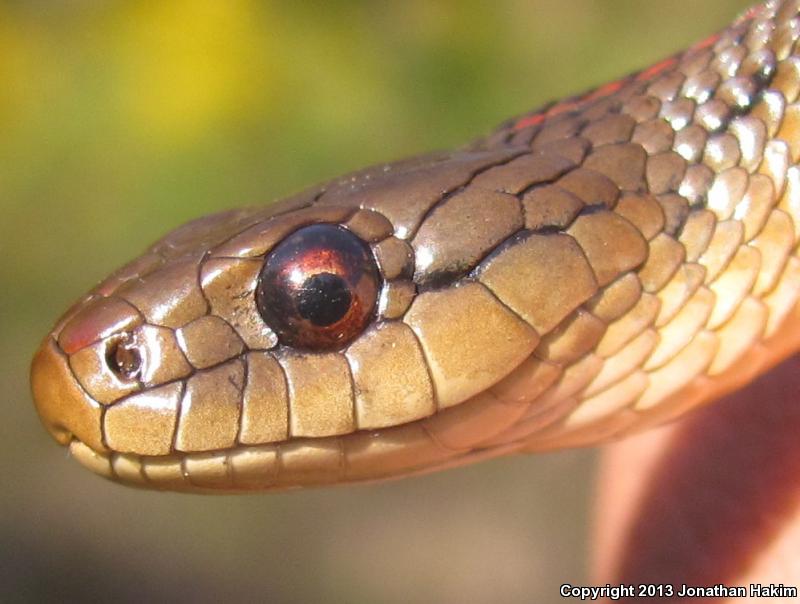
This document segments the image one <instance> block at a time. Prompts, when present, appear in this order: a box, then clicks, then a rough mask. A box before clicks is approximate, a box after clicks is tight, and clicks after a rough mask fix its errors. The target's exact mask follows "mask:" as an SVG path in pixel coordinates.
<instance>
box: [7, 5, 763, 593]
mask: <svg viewBox="0 0 800 604" xmlns="http://www.w3.org/2000/svg"><path fill="white" fill-rule="evenodd" d="M747 4H748V2H747V0H704V1H703V2H697V0H668V1H666V2H663V1H662V2H641V1H639V0H607V1H600V0H569V1H568V2H565V1H563V0H527V1H522V0H495V1H493V2H483V1H471V0H466V1H465V0H458V1H456V0H453V1H451V2H436V1H432V0H404V1H402V2H391V3H390V2H378V1H365V2H358V1H355V0H350V1H347V0H341V1H335V2H334V1H331V0H327V1H324V2H322V1H319V2H314V1H309V2H288V1H287V2H254V1H249V2H248V1H243V0H224V1H223V0H164V1H152V2H145V1H142V2H114V1H106V2H101V1H88V0H84V1H80V0H72V1H57V0H50V1H45V0H40V1H33V0H25V1H22V0H20V1H18V2H14V1H10V0H5V1H3V2H2V3H0V83H1V85H2V92H0V251H2V255H1V256H0V283H2V290H0V335H1V336H2V337H0V384H2V387H3V394H2V398H0V400H2V420H0V426H1V427H0V475H2V477H3V478H2V480H3V482H2V488H1V489H0V599H2V600H3V601H4V602H14V601H21V602H22V601H32V602H37V601H38V602H43V601H55V600H58V601H75V600H83V599H89V600H98V599H101V600H111V599H114V600H117V601H142V600H145V599H147V600H155V601H160V600H167V599H170V600H175V599H181V600H184V599H186V600H193V601H218V600H221V599H234V598H235V599H238V600H241V601H270V602H311V601H327V602H339V601H341V602H402V601H408V600H417V601H425V602H485V601H493V602H543V603H548V602H558V601H559V600H560V598H559V596H558V587H559V585H560V584H561V583H564V582H570V583H573V584H579V583H582V582H586V581H588V569H587V567H588V551H589V548H588V543H589V536H590V514H591V501H592V470H593V466H594V460H595V454H596V453H595V452H592V451H571V452H563V453H557V454H551V455H544V456H536V457H533V456H530V457H520V458H506V459H499V460H495V461H492V462H488V463H484V464H481V465H478V466H474V467H468V468H463V469H458V470H453V471H449V472H446V473H442V474H437V475H432V476H426V477H420V478H413V479H407V480H404V481H400V482H394V483H388V484H381V485H370V486H360V487H350V488H337V489H332V490H316V491H305V492H298V493H291V494H278V495H263V496H248V497H200V496H187V495H169V494H155V493H149V492H140V491H136V490H131V489H127V488H124V487H120V486H116V485H114V484H111V483H108V482H105V481H103V480H101V479H99V478H97V477H95V476H94V475H92V474H90V473H89V472H87V471H85V470H83V469H82V468H81V467H80V466H79V465H78V464H77V463H75V462H73V461H70V460H69V459H68V458H67V455H66V453H65V451H64V450H62V449H60V448H58V447H56V446H55V444H54V443H53V442H52V441H51V440H50V438H49V437H48V436H47V435H46V433H45V432H44V430H43V429H42V428H41V427H40V425H39V422H38V419H37V418H36V415H35V412H34V410H33V407H32V404H31V400H30V394H29V392H28V385H27V372H28V363H29V359H30V358H31V355H32V353H33V351H34V349H35V347H36V346H37V344H38V342H39V340H40V339H41V338H42V336H44V335H45V333H46V332H47V330H48V329H49V327H50V326H51V324H52V322H53V321H54V320H55V318H56V317H57V315H58V314H59V313H60V312H61V311H63V310H64V309H65V308H66V307H67V306H68V305H69V304H70V303H71V302H72V301H73V300H74V299H75V298H77V297H78V296H79V295H81V294H82V293H83V292H84V291H85V290H87V289H88V288H89V287H91V286H92V285H93V284H94V283H95V282H96V281H98V280H100V279H101V278H102V277H103V276H105V275H106V274H107V273H109V272H110V271H112V270H113V269H114V268H116V267H117V266H119V265H120V264H122V263H123V262H125V261H126V260H128V259H130V258H131V257H133V256H135V255H137V254H138V253H139V252H140V251H141V250H142V249H143V248H144V247H145V245H146V244H148V243H150V242H151V241H152V240H154V239H156V238H157V237H159V236H160V235H161V234H163V233H164V232H166V231H167V230H169V229H171V228H173V227H175V226H177V225H178V224H180V223H182V222H184V221H186V220H187V219H190V218H193V217H196V216H200V215H202V214H205V213H208V212H212V211H215V210H219V209H222V208H226V207H232V206H235V205H242V204H248V203H253V202H264V203H266V202H268V201H270V200H272V199H274V198H277V197H281V196H284V195H286V194H289V193H291V192H294V191H295V190H297V189H300V188H302V187H303V186H305V185H308V184H312V183H313V182H315V181H319V180H323V179H326V178H329V177H332V176H335V175H336V174H338V173H342V172H345V171H348V170H351V169H355V168H360V167H362V166H364V165H366V164H369V163H375V162H378V161H384V160H391V159H396V158H399V157H401V156H405V155H409V154H416V153H419V152H422V151H426V150H431V149H435V148H446V147H452V146H456V145H458V144H461V143H464V142H467V141H468V140H470V139H472V138H474V137H476V136H478V135H480V134H482V133H485V132H487V131H489V130H490V129H491V128H492V127H493V126H494V125H496V124H497V123H499V122H501V121H502V120H504V119H505V118H507V117H509V116H511V115H513V114H516V113H521V112H524V111H527V110H529V109H532V108H533V107H534V106H536V105H537V104H540V103H543V102H545V101H547V100H549V99H552V98H555V97H559V96H562V95H565V94H569V93H574V92H579V91H580V90H582V89H584V88H587V87H589V86H592V85H595V84H600V83H602V82H604V81H605V80H608V79H611V78H615V77H617V76H620V75H623V74H625V73H627V72H630V71H632V70H634V69H636V68H639V67H643V66H645V65H646V64H648V63H651V62H654V61H655V60H657V59H659V58H661V57H663V56H665V55H666V54H669V53H671V52H672V51H675V50H677V49H680V48H682V47H683V46H686V45H688V44H689V43H691V42H693V41H695V40H697V39H699V38H701V37H703V36H705V35H706V34H709V33H711V32H712V31H714V30H715V29H718V28H721V27H722V26H724V25H726V24H727V23H728V21H730V20H731V19H732V18H733V17H734V16H735V15H736V14H737V13H738V12H739V11H741V10H742V9H743V8H744V7H745V6H746V5H747Z"/></svg>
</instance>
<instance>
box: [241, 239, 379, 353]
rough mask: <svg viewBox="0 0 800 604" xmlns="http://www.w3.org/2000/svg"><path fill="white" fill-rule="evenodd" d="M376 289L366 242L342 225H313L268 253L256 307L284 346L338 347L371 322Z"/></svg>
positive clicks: (375, 269)
mask: <svg viewBox="0 0 800 604" xmlns="http://www.w3.org/2000/svg"><path fill="white" fill-rule="evenodd" d="M378 287H379V276H378V269H377V267H376V265H375V260H374V258H373V256H372V253H371V252H370V250H369V248H368V247H367V245H366V244H365V243H364V242H363V241H362V240H361V239H359V238H358V237H356V236H355V235H353V234H352V233H351V232H350V231H348V230H347V229H345V228H343V227H340V226H335V225H330V224H316V225H312V226H308V227H305V228H302V229H300V230H299V231H295V232H294V233H292V234H291V235H289V236H288V237H287V238H286V239H284V240H283V241H282V242H281V243H280V244H278V246H277V247H275V249H274V250H272V252H270V254H269V256H267V260H266V262H265V263H264V266H263V268H262V269H261V273H260V274H259V276H258V287H257V288H256V305H257V306H258V310H259V312H260V313H261V316H262V317H263V319H264V321H265V322H266V323H267V325H269V326H270V327H271V328H272V329H274V330H275V331H276V333H277V334H278V337H279V338H280V339H281V341H282V342H283V343H284V344H287V345H289V346H293V347H296V348H307V349H312V350H322V349H330V348H339V347H341V346H343V345H344V344H346V343H347V342H349V341H351V340H352V339H353V338H355V337H356V336H357V335H358V334H360V333H361V332H362V331H363V330H364V328H365V327H366V326H367V323H369V320H370V318H371V317H372V314H373V311H374V309H375V301H376V300H377V297H378Z"/></svg>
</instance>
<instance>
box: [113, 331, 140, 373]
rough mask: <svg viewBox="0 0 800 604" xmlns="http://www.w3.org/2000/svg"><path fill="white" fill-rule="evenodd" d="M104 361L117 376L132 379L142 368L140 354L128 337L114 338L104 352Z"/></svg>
mask: <svg viewBox="0 0 800 604" xmlns="http://www.w3.org/2000/svg"><path fill="white" fill-rule="evenodd" d="M106 363H108V366H109V367H110V368H111V371H113V372H114V373H116V374H117V375H118V376H119V377H121V378H123V379H126V380H132V379H135V378H136V377H138V375H139V371H140V370H141V368H142V356H141V355H140V354H139V350H138V349H137V348H136V346H135V345H134V344H133V342H131V340H130V339H129V338H126V337H123V338H120V339H117V340H115V341H114V342H112V343H111V345H110V346H109V347H108V351H107V352H106Z"/></svg>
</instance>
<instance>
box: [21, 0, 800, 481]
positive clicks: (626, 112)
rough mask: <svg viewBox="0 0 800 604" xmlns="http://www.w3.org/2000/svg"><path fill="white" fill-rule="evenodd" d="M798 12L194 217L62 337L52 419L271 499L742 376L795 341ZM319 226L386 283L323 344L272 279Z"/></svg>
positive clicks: (147, 461)
mask: <svg viewBox="0 0 800 604" xmlns="http://www.w3.org/2000/svg"><path fill="white" fill-rule="evenodd" d="M799 4H800V3H798V2H797V1H792V2H772V3H769V4H767V5H764V6H760V7H757V8H755V9H753V10H751V11H750V12H748V14H747V15H745V16H743V17H742V18H741V19H739V20H738V21H737V22H736V23H734V24H733V25H732V26H731V27H730V28H728V29H727V30H725V31H723V32H722V33H721V34H720V35H717V36H713V37H711V38H709V39H707V40H705V41H703V42H701V43H699V44H697V45H695V46H694V47H692V48H690V49H688V50H687V51H685V52H683V53H680V54H678V55H675V56H674V57H670V58H668V59H667V60H665V61H663V62H661V63H659V64H657V65H655V66H653V67H651V68H649V69H647V70H645V71H643V72H640V73H637V74H634V75H632V76H630V77H627V78H624V79H622V80H619V81H617V82H613V83H611V84H608V85H606V86H603V87H601V88H599V89H597V90H595V91H592V92H590V93H588V94H586V95H582V96H578V97H575V98H571V99H567V100H564V101H562V102H559V103H556V104H553V105H550V106H548V107H545V108H543V109H541V110H539V111H537V112H534V113H532V114H529V115H526V116H523V117H521V118H517V119H515V120H511V121H509V122H508V123H507V124H505V125H503V126H502V127H501V128H500V129H499V130H497V131H496V132H495V133H493V134H492V135H490V136H489V137H487V138H485V139H482V140H480V141H477V142H476V143H474V144H472V145H470V146H469V147H467V148H465V149H462V150H458V151H455V152H453V153H446V154H434V155H426V156H421V157H418V158H413V159H410V160H405V161H402V162H398V163H395V164H389V165H379V166H375V167H372V168H367V169H365V170H362V171H360V172H356V173H354V174H350V175H347V176H344V177H341V178H339V179H335V180H333V181H331V182H329V183H325V184H323V185H321V186H319V187H316V188H314V189H311V190H309V191H307V192H304V193H302V194H300V195H298V196H296V197H293V198H291V199H288V200H285V201H283V202H280V203H277V204H274V205H270V206H267V207H262V208H245V209H241V210H232V211H228V212H224V213H221V214H217V215H214V216H209V217H206V218H203V219H200V220H197V221H194V222H191V223H189V224H187V225H185V226H183V227H181V228H179V229H177V230H176V231H173V232H172V233H170V234H169V235H167V236H166V237H165V238H164V239H162V240H161V241H159V242H157V243H156V244H155V245H153V246H152V247H151V248H149V249H148V250H147V252H146V253H145V254H144V255H143V256H141V257H140V258H138V259H136V260H134V261H133V262H132V263H130V264H129V265H127V266H125V267H123V268H122V269H120V270H119V271H117V272H116V273H114V274H113V275H112V276H111V277H109V278H108V279H107V280H105V281H104V282H102V283H101V284H100V285H99V286H97V287H96V288H95V289H94V290H92V292H90V294H88V295H87V296H86V297H85V298H84V299H83V300H81V301H80V302H79V303H78V304H76V305H75V306H74V307H73V308H72V309H70V310H69V311H68V312H67V313H66V314H65V315H64V317H62V319H61V320H60V321H59V322H58V323H57V325H56V327H55V328H54V329H53V331H52V332H51V334H50V335H49V336H48V337H47V338H46V339H45V341H44V343H43V344H42V347H41V348H40V350H39V351H38V352H37V354H36V357H35V359H34V361H33V367H32V373H31V381H32V387H33V393H34V398H35V401H36V406H37V409H38V411H39V414H40V416H41V417H42V420H43V422H44V423H45V425H46V426H47V428H48V430H49V431H50V432H51V434H52V435H53V436H54V437H55V438H56V440H58V442H60V443H61V444H63V445H68V446H69V447H70V450H71V452H72V454H73V455H74V456H75V457H76V458H77V459H78V460H79V461H80V462H81V463H83V464H84V465H86V466H87V467H89V468H90V469H92V470H93V471H95V472H97V473H99V474H101V475H104V476H106V477H109V478H112V479H115V480H119V481H122V482H125V483H128V484H133V485H138V486H144V487H151V488H160V489H171V490H181V491H207V492H228V491H251V490H258V489H275V488H288V487H297V486H310V485H321V484H333V483H342V482H354V481H364V480H376V479H384V478H392V477H396V476H400V475H406V474H410V473H415V472H423V471H431V470H435V469H439V468H443V467H447V466H452V465H456V464H461V463H467V462H470V461H474V460H477V459H482V458H486V457H491V456H495V455H501V454H507V453H512V452H519V451H535V450H546V449H553V448H559V447H569V446H582V445H590V444H594V443H599V442H603V441H607V440H610V439H615V438H618V437H620V436H622V435H625V434H628V433H630V432H632V431H638V430H641V429H644V428H646V427H649V426H651V425H654V424H657V423H661V422H663V421H665V420H668V419H672V418H674V417H677V416H678V415H680V414H682V413H684V412H685V411H687V410H688V409H690V408H693V407H696V406H697V405H700V404H702V403H705V402H708V401H710V400H713V399H714V398H717V397H719V396H720V395H721V394H723V393H725V392H727V391H730V390H732V389H735V388H738V387H739V386H740V385H742V384H743V383H745V382H747V381H748V380H750V379H752V378H753V377H754V376H755V375H757V374H758V373H760V372H762V371H764V370H765V369H766V368H768V367H769V366H771V365H773V364H774V363H776V362H778V361H779V360H780V359H781V358H784V357H785V356H787V355H788V354H790V353H791V352H793V351H794V350H796V349H797V348H798V347H799V346H800V341H798V339H800V336H799V335H798V334H800V329H798V321H800V317H799V316H798V310H797V303H798V297H799V296H800V258H798V256H797V253H796V247H797V244H798V239H799V238H800V166H798V165H797V164H798V161H799V160H800V132H799V131H798V128H800V102H797V101H798V95H799V94H800V50H799V49H798V48H797V40H798V38H800V8H798V5H799ZM318 223H325V224H333V225H342V226H343V227H344V228H346V229H348V230H350V231H351V232H352V233H354V234H355V235H356V236H357V237H358V238H360V240H361V241H362V242H363V243H364V244H365V245H368V246H369V248H370V249H371V251H372V253H373V255H374V257H375V259H376V262H377V267H378V269H379V272H380V277H381V280H382V289H381V292H380V295H379V299H378V300H377V302H376V306H375V310H374V315H373V318H372V320H371V321H370V322H369V324H368V325H367V326H366V328H365V329H364V330H363V331H362V332H361V333H360V335H358V336H357V337H355V339H353V340H352V341H351V342H349V343H347V344H346V345H343V346H342V347H340V348H335V347H334V348H333V349H326V350H324V351H314V350H307V349H295V348H293V347H292V346H289V345H287V344H286V343H285V342H282V341H280V339H279V338H278V336H277V335H276V330H275V329H274V326H270V325H268V324H266V323H265V322H264V320H263V319H262V316H261V314H260V313H259V310H258V307H257V304H256V296H255V291H256V289H257V285H258V275H259V272H260V270H261V267H262V266H263V264H264V262H265V258H268V257H269V255H270V252H271V250H273V249H274V248H275V247H276V246H277V245H279V244H280V243H281V242H282V241H283V240H284V239H285V238H286V237H287V236H289V235H291V234H292V233H294V232H296V231H297V230H298V229H300V228H302V227H304V226H307V225H310V224H318ZM114 366H116V368H117V369H116V370H115V369H114ZM120 367H122V368H123V371H120V370H119V368H120ZM125 368H132V370H131V372H130V374H126V373H125V371H124V369H125ZM134 369H135V371H134Z"/></svg>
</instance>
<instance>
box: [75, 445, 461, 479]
mask: <svg viewBox="0 0 800 604" xmlns="http://www.w3.org/2000/svg"><path fill="white" fill-rule="evenodd" d="M358 436H359V435H350V436H347V437H342V438H340V437H330V438H318V439H298V440H296V441H291V442H284V443H276V444H271V445H239V446H237V447H234V448H231V449H225V450H220V451H208V452H191V453H183V452H176V453H171V454H169V455H164V456H146V455H136V454H132V453H117V452H113V451H109V452H98V451H96V450H94V449H92V448H91V447H89V446H88V445H86V443H84V442H82V441H81V440H79V439H77V438H73V439H72V440H71V442H70V443H69V452H70V455H71V456H72V457H73V458H75V459H76V460H77V461H78V462H79V463H80V464H81V465H83V466H84V467H85V468H87V469H89V470H91V471H92V472H94V473H95V474H98V475H100V476H102V477H104V478H107V479H109V480H112V481H114V482H120V483H122V484H125V485H127V486H132V487H139V488H146V489H156V490H165V491H176V492H184V493H219V494H225V493H248V492H257V491H264V490H271V491H282V490H290V489H298V488H307V487H318V486H320V487H321V486H329V485H333V484H347V483H359V482H371V481H376V480H386V479H393V478H400V477H403V476H407V475H411V474H418V473H423V472H428V471H435V470H437V469H440V468H441V467H442V466H443V465H444V464H448V463H452V462H453V460H454V459H457V458H460V457H461V455H459V453H458V452H456V451H450V450H447V449H444V448H443V447H441V446H440V445H437V444H436V443H435V442H433V441H430V440H429V442H428V443H427V445H425V444H424V443H423V442H422V441H419V440H418V441H417V443H416V446H414V445H413V444H412V443H411V440H412V437H411V434H410V433H409V432H408V431H406V434H405V435H404V437H401V438H404V439H406V440H408V441H409V442H408V443H406V445H405V446H408V447H409V449H408V450H401V448H402V447H403V445H400V444H398V443H396V442H395V443H394V446H392V445H389V446H388V447H387V446H386V445H379V447H378V448H381V449H383V451H382V453H383V454H381V452H380V451H376V446H375V444H374V443H377V438H376V437H377V435H375V434H367V435H361V443H360V445H361V448H362V450H363V454H362V455H361V456H355V455H350V456H348V455H347V454H346V453H345V448H346V447H347V448H349V449H351V450H355V448H354V447H353V446H351V445H345V443H344V442H343V441H345V440H349V439H352V438H358ZM399 436H400V435H396V437H399ZM370 441H371V442H370ZM370 445H372V446H370ZM364 446H366V448H364ZM356 447H358V445H356ZM422 453H425V456H424V457H423V456H422V455H421V454H422ZM376 454H377V455H376ZM462 455H463V452H462Z"/></svg>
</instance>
